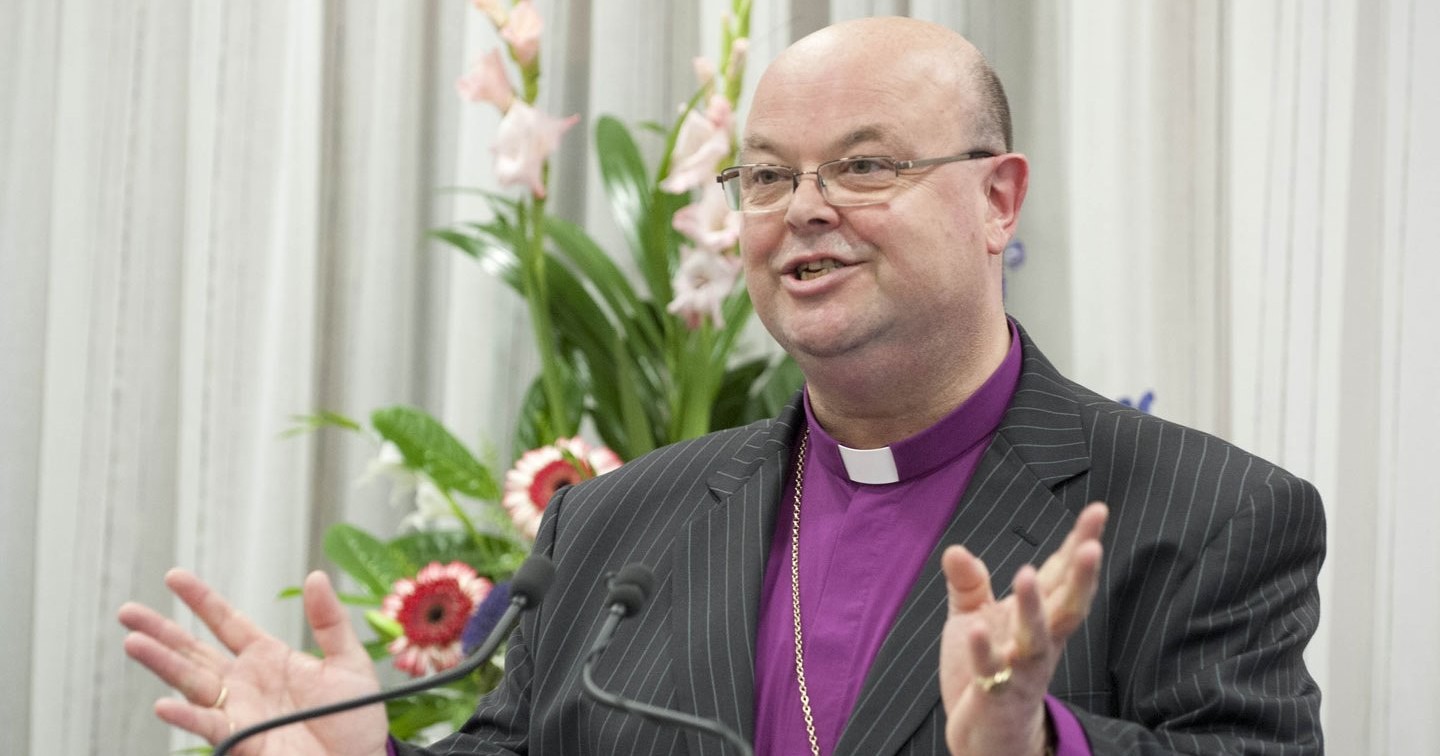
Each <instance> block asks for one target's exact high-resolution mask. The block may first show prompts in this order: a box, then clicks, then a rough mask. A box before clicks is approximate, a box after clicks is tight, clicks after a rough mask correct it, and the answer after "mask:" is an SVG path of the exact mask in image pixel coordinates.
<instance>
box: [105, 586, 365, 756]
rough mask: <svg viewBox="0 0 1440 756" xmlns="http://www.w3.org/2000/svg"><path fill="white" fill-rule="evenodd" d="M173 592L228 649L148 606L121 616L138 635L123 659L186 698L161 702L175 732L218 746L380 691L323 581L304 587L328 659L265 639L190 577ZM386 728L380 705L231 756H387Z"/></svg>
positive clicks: (125, 609) (298, 727) (158, 707)
mask: <svg viewBox="0 0 1440 756" xmlns="http://www.w3.org/2000/svg"><path fill="white" fill-rule="evenodd" d="M165 585H166V586H168V587H169V588H170V590H171V591H172V592H174V593H175V595H176V596H178V597H180V600H181V601H184V602H185V604H186V605H187V606H189V607H190V609H191V611H193V612H195V614H196V616H198V617H199V618H200V619H201V620H202V621H203V622H204V623H205V625H206V626H207V627H209V628H210V631H211V632H212V633H214V634H215V637H216V638H218V639H219V641H220V643H221V644H223V646H224V649H221V648H219V647H217V646H215V645H212V644H210V643H205V642H202V641H200V640H199V639H197V638H196V637H194V636H193V635H191V634H190V633H188V632H186V631H185V630H184V628H182V627H180V626H179V625H178V624H176V623H175V622H172V621H171V620H169V619H167V618H165V617H163V616H161V615H160V614H159V613H158V612H156V611H155V610H153V609H151V608H150V607H147V606H144V605H142V604H137V603H133V602H131V603H126V604H125V605H124V606H122V607H120V612H119V618H120V623H121V624H122V625H124V626H125V627H127V628H129V629H130V630H131V633H130V634H129V635H128V636H126V638H125V653H127V654H129V655H130V657H131V658H132V659H134V660H136V661H138V662H140V663H141V664H143V665H145V667H146V668H148V669H149V670H150V671H151V672H153V673H155V675H156V676H157V677H159V678H160V679H161V680H164V681H165V683H166V684H168V685H169V686H171V687H172V688H175V689H176V690H177V691H179V692H180V694H181V696H183V698H179V699H176V698H162V699H160V700H159V701H156V702H155V713H156V715H157V716H159V717H160V718H161V719H163V720H165V721H166V722H168V723H169V724H171V725H174V726H175V727H179V728H181V729H184V730H188V731H190V732H193V733H195V734H196V735H199V736H200V737H202V738H205V739H206V740H208V741H210V742H211V743H218V742H220V741H221V740H224V739H225V738H227V737H229V735H230V733H232V732H234V731H235V730H237V729H241V728H244V727H248V726H249V725H252V724H255V723H257V722H260V721H262V720H266V719H270V718H272V717H277V716H281V715H284V714H288V713H290V712H293V711H297V710H299V709H307V708H310V707H314V706H322V705H324V704H328V703H333V702H335V701H340V700H343V699H347V698H353V697H355V696H361V695H365V694H367V693H371V692H374V691H376V690H379V682H378V681H377V679H376V677H375V669H374V666H373V663H372V662H371V660H370V657H369V655H368V654H366V653H365V648H364V646H362V645H361V644H360V641H359V639H358V638H356V636H355V631H354V630H353V629H352V628H351V627H350V623H349V620H348V618H347V617H346V615H345V610H344V608H343V607H341V605H340V601H339V599H337V598H336V596H335V590H334V589H333V588H332V587H331V586H330V581H329V579H328V578H326V577H325V574H324V573H321V572H313V573H311V574H310V576H309V577H307V578H306V579H305V616H306V619H307V620H308V621H309V623H310V628H311V630H312V632H313V633H314V635H315V640H316V642H317V643H318V644H319V646H320V650H321V652H322V653H323V654H324V657H323V658H317V657H315V656H312V655H310V654H307V653H303V652H300V651H296V650H295V649H292V648H290V647H289V646H287V645H285V644H284V643H283V642H281V641H280V640H279V639H278V638H275V637H274V636H271V635H269V634H267V633H265V632H263V631H262V630H260V628H258V627H256V626H255V625H254V623H252V622H251V621H250V620H249V619H247V618H246V617H245V616H244V615H242V614H240V613H239V612H237V611H235V609H234V608H233V607H232V606H230V604H229V602H227V601H226V600H225V598H224V597H222V596H221V595H220V594H218V593H216V592H215V591H213V590H211V589H210V587H209V586H208V585H206V584H205V583H204V582H203V581H201V580H200V578H198V577H196V576H195V575H192V574H190V573H189V572H186V571H184V570H179V569H176V570H171V571H170V572H169V573H167V574H166V575H165ZM222 692H223V694H224V695H223V700H222ZM217 703H218V704H219V705H218V706H217V705H216V704H217ZM387 729H388V728H387V723H386V720H385V709H384V707H383V706H382V705H380V704H376V705H374V706H367V707H365V708H362V709H356V710H354V711H347V712H343V713H340V714H332V715H330V716H327V717H320V718H318V719H314V720H310V721H307V722H301V723H298V724H293V725H288V726H286V727H281V728H279V729H276V730H272V731H270V732H266V733H261V734H259V735H256V736H255V737H254V738H251V739H249V740H245V741H242V742H241V743H240V744H239V745H237V746H236V747H235V750H234V751H232V753H234V754H237V755H240V754H245V755H248V756H258V755H260V754H274V755H277V756H278V755H280V754H284V755H285V756H303V755H304V754H316V755H317V756H318V755H320V754H335V753H343V754H362V755H363V754H382V755H383V754H384V753H385V752H386V749H385V743H386V735H387Z"/></svg>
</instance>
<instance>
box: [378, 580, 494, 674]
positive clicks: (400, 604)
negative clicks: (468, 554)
mask: <svg viewBox="0 0 1440 756" xmlns="http://www.w3.org/2000/svg"><path fill="white" fill-rule="evenodd" d="M491 587H492V586H491V583H490V581H489V580H486V579H485V578H483V577H480V576H479V575H478V574H476V572H475V570H474V569H473V568H472V567H470V565H468V564H465V563H463V562H451V563H450V564H440V563H439V562H431V563H430V564H428V565H426V566H425V568H424V569H422V570H420V573H419V574H418V575H416V576H415V579H414V580H396V581H395V588H394V592H393V593H391V594H390V595H389V596H386V597H385V602H384V604H383V605H382V607H381V612H382V613H384V614H385V616H387V617H389V618H390V619H393V620H395V621H396V622H399V623H400V626H401V627H402V628H404V630H405V634H404V635H402V636H400V637H399V638H396V639H395V640H393V641H391V643H390V645H389V647H388V648H389V651H390V653H391V654H392V655H393V656H394V657H395V666H396V667H397V668H399V669H401V670H404V671H405V672H407V673H409V675H410V676H411V677H420V676H421V675H425V674H429V673H431V672H439V671H440V670H442V669H449V668H450V667H453V666H455V665H456V664H459V663H460V658H461V652H460V635H461V633H463V632H464V630H465V623H466V621H467V620H469V619H470V614H471V612H473V611H475V607H476V606H477V605H479V603H480V602H481V600H483V599H484V598H485V596H486V594H488V593H490V589H491Z"/></svg>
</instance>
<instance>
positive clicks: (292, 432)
mask: <svg viewBox="0 0 1440 756" xmlns="http://www.w3.org/2000/svg"><path fill="white" fill-rule="evenodd" d="M290 421H291V422H293V423H295V425H293V426H292V427H290V428H289V429H287V430H286V431H285V432H284V433H281V434H280V436H281V438H290V437H291V436H298V435H300V434H302V433H311V432H313V431H317V430H319V429H321V428H344V429H345V430H350V431H359V430H363V428H361V427H360V423H357V422H355V421H354V420H351V419H350V418H348V417H346V416H344V415H342V414H340V413H339V412H330V411H328V410H321V411H320V412H317V413H315V414H313V415H291V416H290Z"/></svg>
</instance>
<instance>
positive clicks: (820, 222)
mask: <svg viewBox="0 0 1440 756" xmlns="http://www.w3.org/2000/svg"><path fill="white" fill-rule="evenodd" d="M807 179H808V180H807ZM837 220H838V216H836V214H835V208H834V207H832V206H831V205H830V203H829V202H827V201H826V200H825V192H824V191H822V190H821V188H820V177H819V176H818V175H816V174H815V172H814V171H806V172H804V173H797V174H795V191H794V193H793V194H792V195H791V196H790V206H789V207H787V208H785V222H786V223H788V224H790V226H791V227H793V228H795V229H796V230H799V229H802V228H807V227H814V226H825V227H829V226H831V225H834V224H835V222H836V221H837Z"/></svg>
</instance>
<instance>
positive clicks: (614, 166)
mask: <svg viewBox="0 0 1440 756" xmlns="http://www.w3.org/2000/svg"><path fill="white" fill-rule="evenodd" d="M595 152H596V154H597V155H599V156H600V176H601V178H602V180H603V181H604V184H605V195H606V196H607V197H609V198H610V207H611V209H612V210H613V211H614V214H615V220H616V222H617V223H618V224H619V225H620V230H621V231H623V232H624V233H625V238H626V239H627V240H629V242H630V248H631V249H633V250H636V251H637V252H638V251H639V250H640V249H641V247H642V243H641V238H642V236H643V232H642V230H641V229H643V228H644V227H645V219H646V217H647V216H648V215H649V214H650V192H651V187H650V177H649V176H648V175H647V174H646V171H645V161H644V160H643V159H641V157H640V149H639V148H638V147H636V146H635V139H634V138H633V137H631V136H630V130H629V129H627V128H625V124H623V123H621V122H620V121H619V120H618V119H616V118H613V117H611V116H602V117H601V118H600V120H599V121H598V122H597V123H596V124H595Z"/></svg>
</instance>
